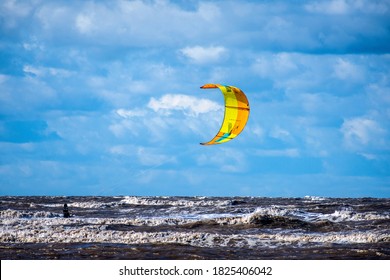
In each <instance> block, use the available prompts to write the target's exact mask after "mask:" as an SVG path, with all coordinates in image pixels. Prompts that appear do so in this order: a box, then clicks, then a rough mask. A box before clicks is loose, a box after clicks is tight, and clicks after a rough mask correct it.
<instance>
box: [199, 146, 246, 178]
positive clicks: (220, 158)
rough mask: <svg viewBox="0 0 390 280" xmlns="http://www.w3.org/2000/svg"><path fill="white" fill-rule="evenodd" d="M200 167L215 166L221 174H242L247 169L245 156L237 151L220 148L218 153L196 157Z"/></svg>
mask: <svg viewBox="0 0 390 280" xmlns="http://www.w3.org/2000/svg"><path fill="white" fill-rule="evenodd" d="M197 163H198V164H199V165H201V166H209V165H211V166H215V167H216V168H218V169H220V170H221V171H223V172H243V171H245V170H246V169H247V160H246V157H245V154H244V153H242V152H240V151H239V150H237V149H230V148H221V149H219V151H216V152H213V151H211V152H210V153H206V152H205V153H202V154H199V155H198V156H197Z"/></svg>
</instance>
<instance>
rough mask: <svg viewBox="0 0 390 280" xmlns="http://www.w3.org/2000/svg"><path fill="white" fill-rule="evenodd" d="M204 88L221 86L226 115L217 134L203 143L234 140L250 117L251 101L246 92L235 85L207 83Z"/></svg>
mask: <svg viewBox="0 0 390 280" xmlns="http://www.w3.org/2000/svg"><path fill="white" fill-rule="evenodd" d="M200 88H202V89H209V88H219V89H220V90H221V91H222V94H223V96H224V98H225V116H224V118H223V122H222V125H221V128H220V129H219V131H218V133H217V135H215V137H214V138H213V139H211V140H210V141H209V142H205V143H200V144H202V145H214V144H221V143H225V142H227V141H230V140H232V139H233V138H235V137H236V136H237V135H238V134H240V133H241V131H242V130H243V129H244V127H245V125H246V122H247V121H248V118H249V102H248V99H247V98H246V96H245V94H244V92H243V91H242V90H241V89H239V88H237V87H234V86H225V85H220V84H205V85H203V86H201V87H200Z"/></svg>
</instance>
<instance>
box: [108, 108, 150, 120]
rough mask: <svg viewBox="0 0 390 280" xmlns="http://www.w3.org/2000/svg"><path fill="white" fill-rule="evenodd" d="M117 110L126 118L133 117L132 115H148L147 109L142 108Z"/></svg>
mask: <svg viewBox="0 0 390 280" xmlns="http://www.w3.org/2000/svg"><path fill="white" fill-rule="evenodd" d="M115 112H116V113H117V114H118V115H119V116H121V117H122V118H125V119H128V118H132V117H142V116H145V115H146V111H144V110H141V109H134V110H126V109H118V110H116V111H115Z"/></svg>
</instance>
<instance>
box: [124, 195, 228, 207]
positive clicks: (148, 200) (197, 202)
mask: <svg viewBox="0 0 390 280" xmlns="http://www.w3.org/2000/svg"><path fill="white" fill-rule="evenodd" d="M120 203H122V204H130V205H149V206H184V207H194V206H204V207H205V206H209V207H210V206H215V207H218V206H229V205H231V204H232V201H231V200H229V199H226V200H225V199H222V200H221V199H215V200H213V199H206V198H205V197H195V198H191V199H188V198H182V199H181V198H170V197H137V196H127V197H125V198H123V199H122V201H121V202H120Z"/></svg>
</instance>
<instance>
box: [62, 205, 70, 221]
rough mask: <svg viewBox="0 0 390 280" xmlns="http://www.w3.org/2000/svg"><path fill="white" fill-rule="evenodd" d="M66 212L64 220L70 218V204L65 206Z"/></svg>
mask: <svg viewBox="0 0 390 280" xmlns="http://www.w3.org/2000/svg"><path fill="white" fill-rule="evenodd" d="M62 211H63V212H64V218H69V217H70V213H69V209H68V204H66V203H65V204H64V210H62Z"/></svg>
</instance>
